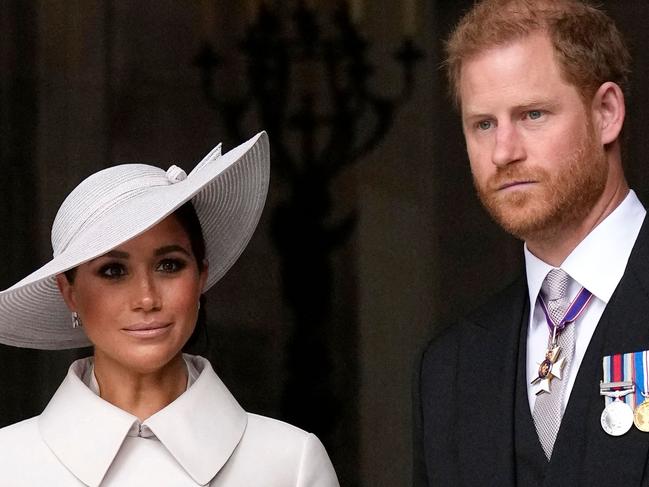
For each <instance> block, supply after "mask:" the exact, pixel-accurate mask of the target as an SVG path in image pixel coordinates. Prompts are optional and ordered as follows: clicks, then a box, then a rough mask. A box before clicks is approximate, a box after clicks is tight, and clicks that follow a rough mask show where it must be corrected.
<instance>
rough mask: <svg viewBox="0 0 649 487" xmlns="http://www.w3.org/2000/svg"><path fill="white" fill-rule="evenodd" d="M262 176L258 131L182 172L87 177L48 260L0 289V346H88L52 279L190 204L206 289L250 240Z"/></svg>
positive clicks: (140, 169) (126, 169)
mask: <svg viewBox="0 0 649 487" xmlns="http://www.w3.org/2000/svg"><path fill="white" fill-rule="evenodd" d="M269 175H270V159H269V147H268V136H267V135H266V133H265V132H261V133H259V134H257V135H256V136H255V137H253V138H252V139H250V140H248V141H247V142H245V143H243V144H241V145H240V146H238V147H236V148H234V149H232V150H231V151H229V152H227V153H226V154H223V155H221V146H220V145H218V146H217V147H216V148H214V149H213V150H212V151H211V152H210V153H209V154H208V155H207V156H205V158H204V159H203V160H202V161H201V162H199V163H198V165H197V166H196V167H195V168H194V170H193V171H192V172H191V173H190V174H189V175H187V174H186V173H185V172H184V171H183V170H182V169H180V168H178V167H177V166H172V167H170V168H169V169H168V170H167V171H164V170H163V169H160V168H158V167H154V166H150V165H147V164H123V165H119V166H114V167H110V168H108V169H104V170H102V171H99V172H97V173H95V174H93V175H92V176H90V177H88V178H87V179H85V180H84V181H83V182H81V184H79V186H77V187H76V188H75V189H74V190H73V191H72V192H71V193H70V194H69V195H68V197H67V198H66V199H65V201H64V202H63V204H62V205H61V208H59V211H58V213H57V215H56V218H55V220H54V224H53V226H52V248H53V251H54V257H53V259H52V260H51V261H49V262H48V263H47V264H45V265H44V266H43V267H41V268H40V269H38V270H36V271H35V272H33V273H31V274H30V275H28V276H27V277H25V278H24V279H22V280H21V281H20V282H18V283H16V284H15V285H13V286H12V287H10V288H9V289H7V290H5V291H2V292H0V343H4V344H7V345H12V346H15V347H26V348H37V349H45V350H55V349H66V348H78V347H85V346H88V345H90V342H89V341H88V338H87V337H86V335H85V333H84V332H83V329H82V328H73V327H72V325H71V321H70V311H69V310H68V308H67V307H66V305H65V302H64V301H63V298H62V297H61V295H60V293H59V290H58V287H57V285H56V275H57V274H60V273H62V272H65V271H66V270H68V269H72V268H74V267H76V266H78V265H80V264H82V263H84V262H87V261H89V260H92V259H94V258H96V257H99V256H101V255H103V254H105V253H106V252H108V251H110V250H111V249H114V248H115V247H117V246H119V245H121V244H123V243H124V242H127V241H128V240H130V239H132V238H134V237H136V236H138V235H140V234H142V233H143V232H145V231H146V230H148V229H149V228H151V227H153V226H155V225H156V224H157V223H159V222H160V221H162V220H163V219H164V218H166V217H167V216H169V215H170V214H172V213H173V212H174V211H175V210H177V209H178V208H179V207H180V206H182V205H183V204H184V203H186V202H187V201H190V200H191V202H192V204H193V206H194V208H195V210H196V214H197V215H198V219H199V221H200V224H201V229H202V232H203V237H204V240H205V251H206V252H205V253H206V257H207V259H208V261H209V271H208V272H209V274H208V277H207V283H206V286H205V290H207V289H208V288H209V287H210V286H212V285H213V284H214V283H216V282H217V281H218V280H219V279H220V278H221V277H222V276H223V275H224V274H225V273H226V272H227V270H228V269H229V268H230V267H231V266H232V264H234V262H235V261H236V260H237V258H238V257H239V256H240V255H241V252H243V249H244V248H245V247H246V245H247V244H248V241H249V240H250V238H251V237H252V234H253V232H254V230H255V228H256V226H257V223H258V222H259V218H260V216H261V212H262V210H263V207H264V202H265V200H266V194H267V192H268V183H269Z"/></svg>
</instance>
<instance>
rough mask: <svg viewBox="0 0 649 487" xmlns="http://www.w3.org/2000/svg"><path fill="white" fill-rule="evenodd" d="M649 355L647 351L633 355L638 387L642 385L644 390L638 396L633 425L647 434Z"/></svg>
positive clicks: (648, 423) (648, 421) (648, 426)
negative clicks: (648, 356)
mask: <svg viewBox="0 0 649 487" xmlns="http://www.w3.org/2000/svg"><path fill="white" fill-rule="evenodd" d="M648 354H649V353H648V352H647V351H644V352H636V353H634V354H633V360H634V365H635V376H636V381H637V383H638V387H640V385H642V388H643V390H642V391H641V393H640V395H639V396H638V406H637V407H636V408H635V411H633V424H635V427H636V428H638V429H639V430H640V431H643V432H645V433H647V432H649V401H647V396H649V394H648V392H649V374H647V371H648V369H649V360H648V359H647V355H648Z"/></svg>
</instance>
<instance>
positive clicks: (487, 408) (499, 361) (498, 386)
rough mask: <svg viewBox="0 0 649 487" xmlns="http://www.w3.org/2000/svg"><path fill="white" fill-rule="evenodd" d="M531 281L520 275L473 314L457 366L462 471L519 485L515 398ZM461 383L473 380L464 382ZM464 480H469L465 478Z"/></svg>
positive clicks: (493, 482) (491, 481)
mask: <svg viewBox="0 0 649 487" xmlns="http://www.w3.org/2000/svg"><path fill="white" fill-rule="evenodd" d="M527 302H528V297H527V286H526V285H525V280H524V278H521V279H519V280H517V281H516V282H515V283H514V284H513V285H512V286H510V287H509V288H508V289H507V290H506V291H505V292H503V293H502V294H501V295H500V299H498V300H497V302H496V303H495V304H494V305H493V306H490V307H489V308H488V310H487V311H483V312H482V313H481V314H479V315H477V316H474V317H473V319H472V320H471V321H472V322H473V324H472V326H469V327H467V328H466V333H467V336H466V337H464V340H463V341H462V343H463V346H462V348H461V350H460V354H461V357H460V360H459V368H458V383H459V384H460V390H468V391H470V395H469V396H467V397H459V398H458V401H459V404H458V410H459V419H458V431H457V435H458V455H459V459H460V462H459V464H460V465H462V470H463V471H462V472H460V476H461V477H463V480H464V482H465V483H466V484H467V485H469V484H470V483H471V482H470V479H473V480H475V479H476V478H477V479H481V481H482V482H483V484H484V485H487V484H488V485H500V486H507V485H514V484H515V470H514V449H513V442H514V427H513V425H514V404H515V403H514V398H515V390H516V368H517V361H518V344H519V337H520V333H521V324H522V323H525V321H526V320H527V319H528V316H529V314H528V308H529V306H528V305H527ZM461 384H471V386H470V387H462V386H461ZM463 485H464V484H463Z"/></svg>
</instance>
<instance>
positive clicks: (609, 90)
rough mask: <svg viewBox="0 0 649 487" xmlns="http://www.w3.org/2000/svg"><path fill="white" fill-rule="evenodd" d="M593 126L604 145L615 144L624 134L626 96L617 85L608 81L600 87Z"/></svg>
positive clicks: (593, 104)
mask: <svg viewBox="0 0 649 487" xmlns="http://www.w3.org/2000/svg"><path fill="white" fill-rule="evenodd" d="M591 106H592V113H593V124H594V129H595V132H597V133H599V136H600V140H601V141H602V144H603V145H607V144H610V143H611V142H615V141H616V140H617V138H618V137H619V136H620V132H622V126H623V125H624V116H625V113H626V110H625V106H624V94H623V93H622V89H621V88H620V87H619V85H618V84H617V83H613V82H612V81H607V82H606V83H604V84H602V86H600V87H599V89H598V90H597V92H595V96H594V97H593V102H592V105H591Z"/></svg>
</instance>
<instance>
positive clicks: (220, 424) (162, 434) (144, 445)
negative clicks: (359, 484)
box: [0, 355, 338, 487]
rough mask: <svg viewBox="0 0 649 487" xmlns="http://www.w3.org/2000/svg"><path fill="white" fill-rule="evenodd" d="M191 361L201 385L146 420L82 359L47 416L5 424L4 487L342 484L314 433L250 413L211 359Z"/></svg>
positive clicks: (0, 445)
mask: <svg viewBox="0 0 649 487" xmlns="http://www.w3.org/2000/svg"><path fill="white" fill-rule="evenodd" d="M184 358H185V360H186V361H188V362H189V372H190V381H192V380H193V383H191V384H189V387H188V389H187V390H186V391H185V392H184V393H183V394H182V395H180V396H179V397H178V398H177V399H176V400H175V401H173V402H172V403H171V404H169V405H168V406H166V407H165V408H163V409H162V410H160V411H158V412H157V413H155V414H154V415H152V416H151V417H149V418H147V419H146V420H145V421H143V422H140V421H139V420H138V418H137V417H135V416H133V415H131V414H129V413H127V412H126V411H123V410H121V409H119V408H117V407H115V406H113V405H112V404H110V403H108V402H107V401H104V400H103V399H102V398H101V397H99V396H98V395H97V394H96V392H95V391H93V390H92V389H91V388H90V387H92V386H90V387H89V386H88V385H87V384H86V383H84V379H86V380H88V379H90V380H91V378H92V376H93V374H92V361H91V359H81V360H77V361H76V362H74V363H73V364H72V365H71V366H70V370H69V371H68V375H67V376H66V378H65V380H64V381H63V383H62V384H61V386H60V387H59V389H58V390H57V392H56V393H55V395H54V397H53V398H52V400H51V401H50V403H49V404H48V405H47V407H46V408H45V410H44V411H43V413H42V414H41V415H40V416H37V417H35V418H32V419H28V420H25V421H22V422H20V423H17V424H14V425H11V426H8V427H5V428H2V429H0V453H1V454H0V486H5V485H6V486H12V487H32V486H33V487H35V486H39V487H40V486H44V485H47V486H66V487H67V486H75V487H77V486H84V485H86V486H91V487H98V486H101V487H116V486H119V487H136V486H137V487H142V486H156V487H183V486H187V487H189V486H192V487H194V486H210V487H226V486H227V487H338V480H337V479H336V474H335V472H334V470H333V467H332V465H331V462H330V461H329V457H328V456H327V453H326V451H325V449H324V447H323V446H322V444H321V443H320V441H319V440H318V439H317V438H316V437H315V436H314V435H312V434H309V433H306V432H304V431H302V430H300V429H298V428H295V427H293V426H291V425H288V424H286V423H283V422H281V421H276V420H273V419H270V418H266V417H263V416H258V415H255V414H250V413H246V412H245V411H244V410H243V409H242V408H241V406H240V405H239V404H238V403H237V401H236V400H235V399H234V397H232V395H231V394H230V392H229V391H228V390H227V388H226V387H225V385H223V383H222V382H221V380H220V379H219V378H218V376H217V375H216V374H215V373H214V370H213V369H212V367H211V365H210V363H209V362H208V361H207V360H205V359H204V358H202V357H196V356H190V355H185V356H184ZM192 369H193V370H194V371H195V372H196V373H198V376H196V375H195V374H193V373H192ZM192 376H193V377H194V378H193V379H192ZM95 387H96V384H95Z"/></svg>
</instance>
